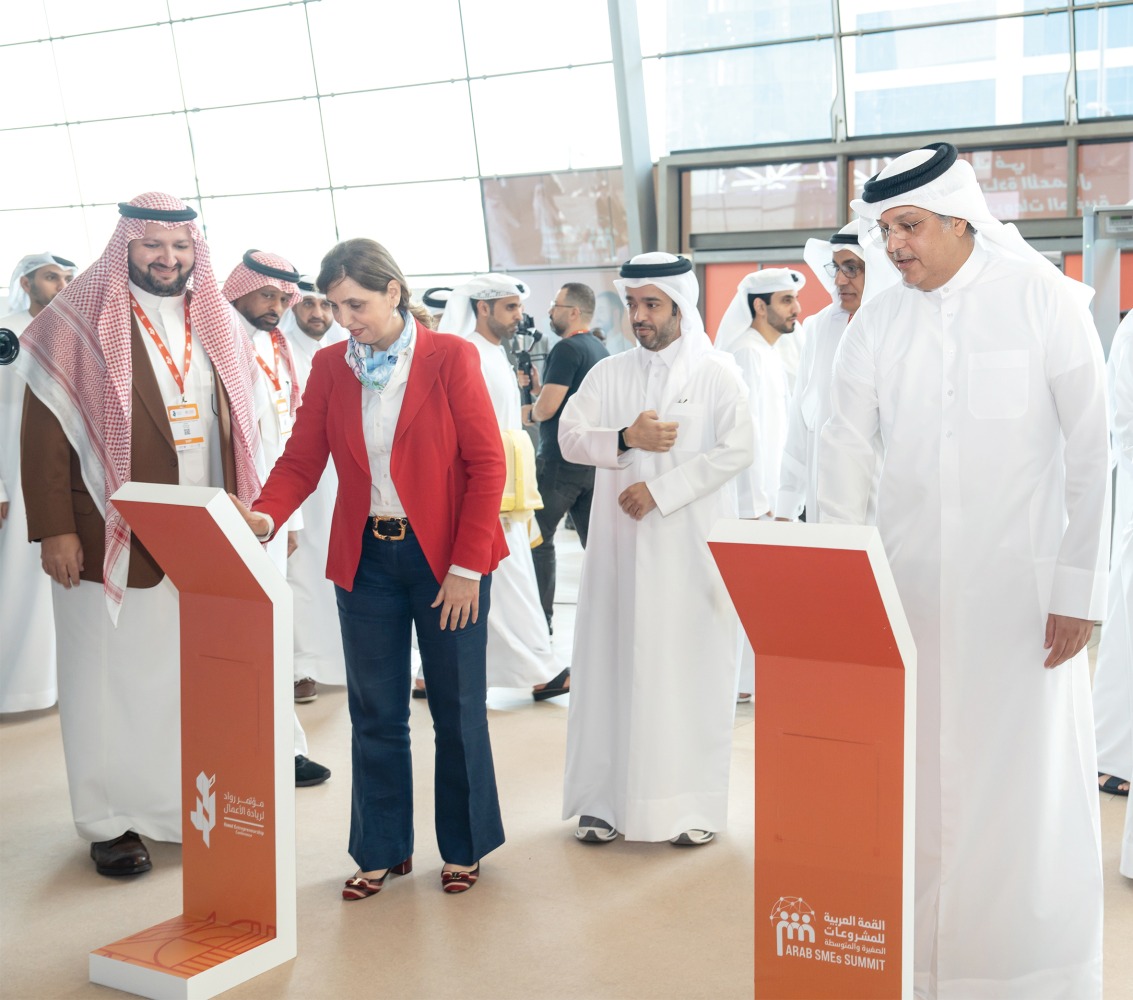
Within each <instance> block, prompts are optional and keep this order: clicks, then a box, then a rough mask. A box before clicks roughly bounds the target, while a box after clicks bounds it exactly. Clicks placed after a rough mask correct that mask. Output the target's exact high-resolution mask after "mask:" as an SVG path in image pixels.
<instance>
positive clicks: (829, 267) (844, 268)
mask: <svg viewBox="0 0 1133 1000" xmlns="http://www.w3.org/2000/svg"><path fill="white" fill-rule="evenodd" d="M823 266H824V267H825V268H826V273H827V274H829V275H830V277H832V278H833V277H834V276H835V275H836V274H837V273H838V272H839V271H841V272H842V273H843V274H844V275H845V276H846V277H847V278H849V279H850V280H851V281H853V280H854V278H856V277H857V276H858V275H859V274H861V273H862V271H864V270H865V268H864V267H862V266H861V264H855V263H854V262H853V261H846V263H845V264H838V263H836V262H835V261H831V262H830V263H829V264H824V265H823Z"/></svg>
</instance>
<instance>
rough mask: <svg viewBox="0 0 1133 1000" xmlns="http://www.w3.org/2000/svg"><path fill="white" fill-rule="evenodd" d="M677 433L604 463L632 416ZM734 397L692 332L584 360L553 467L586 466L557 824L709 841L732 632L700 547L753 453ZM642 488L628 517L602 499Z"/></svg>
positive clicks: (725, 743) (633, 836)
mask: <svg viewBox="0 0 1133 1000" xmlns="http://www.w3.org/2000/svg"><path fill="white" fill-rule="evenodd" d="M648 409H654V410H656V411H657V413H658V415H659V417H660V419H661V420H663V421H676V422H677V423H678V424H679V427H678V430H677V441H676V444H675V445H674V446H673V448H672V449H671V450H670V451H668V452H651V451H642V450H640V449H637V448H631V449H629V450H628V451H626V452H625V453H624V454H622V455H619V454H618V431H619V430H620V429H621V428H623V427H628V426H629V425H630V424H632V423H633V422H634V420H636V419H637V416H638V414H640V413H641V412H643V411H644V410H648ZM753 438H754V430H753V426H752V420H751V415H750V413H749V412H748V405H747V389H746V388H745V386H744V383H743V379H742V377H741V376H740V372H739V369H738V368H737V366H736V364H735V361H734V360H733V359H732V358H731V357H730V356H729V355H727V354H726V353H725V352H723V351H716V350H714V349H713V348H712V347H711V345H710V343H709V341H708V338H707V336H704V335H703V334H693V335H689V334H684V335H682V336H681V337H679V338H678V339H677V340H676V341H674V343H673V344H671V345H670V346H669V347H668V348H666V349H665V351H663V352H659V353H654V352H650V351H646V350H644V349H643V348H640V347H639V348H635V349H634V350H631V351H625V352H623V353H622V354H616V355H614V356H612V357H609V358H605V359H603V360H602V361H600V362H598V364H597V365H595V366H594V367H593V368H592V369H591V370H590V372H589V374H587V376H586V378H585V379H584V380H583V383H582V385H581V386H580V387H579V390H578V391H577V392H576V393H575V394H574V395H573V396H571V398H570V400H569V401H568V402H567V404H566V407H565V408H564V409H563V413H562V416H561V418H560V420H559V445H560V446H561V448H562V452H563V458H564V459H566V460H567V461H568V462H575V463H577V464H580V465H593V466H596V467H597V471H596V473H595V477H594V500H593V505H592V507H591V512H590V538H589V542H588V544H587V548H586V558H585V559H584V560H583V563H582V581H581V585H580V587H579V601H578V615H577V618H576V622H575V633H574V657H573V662H572V665H571V700H570V714H569V717H568V724H567V755H566V780H565V786H564V792H563V818H564V819H567V818H570V817H571V816H576V815H589V816H597V817H599V818H600V819H603V820H605V821H606V822H608V823H610V824H611V825H612V826H613V827H614V828H615V829H617V830H619V831H621V832H622V833H623V834H624V835H625V836H626V838H627V839H629V840H646V841H660V840H666V839H669V838H670V837H674V836H676V835H677V834H679V833H681V832H682V831H684V830H690V829H703V830H716V831H719V830H723V829H724V827H725V825H726V823H727V807H728V769H729V765H730V761H731V748H732V722H733V718H734V715H735V689H736V667H737V663H736V648H737V646H736V644H737V641H738V636H739V621H738V619H737V617H736V613H735V610H734V609H733V607H732V603H731V601H730V600H729V598H728V593H727V590H726V589H725V587H724V584H723V581H722V580H721V578H720V574H719V572H718V571H717V569H716V564H715V562H714V560H713V559H712V555H711V553H710V552H709V549H708V534H709V531H710V530H711V528H712V526H713V524H714V523H715V522H716V521H717V519H719V518H721V517H735V516H736V499H735V486H734V483H733V480H734V478H735V476H736V474H737V473H739V472H740V471H741V470H742V469H744V468H746V467H747V466H748V465H750V464H751V461H752V459H753V457H754V442H753ZM641 482H644V483H645V484H646V486H647V487H648V489H649V492H650V493H651V494H652V496H653V499H654V501H655V502H656V504H657V506H656V508H655V509H654V510H651V511H650V512H649V513H647V514H646V515H645V516H644V517H643V518H642V519H641V520H640V521H636V520H634V519H633V518H631V517H630V516H629V515H628V514H626V513H624V512H623V511H622V510H621V508H620V507H619V506H618V496H619V495H620V494H621V493H622V491H623V490H625V489H626V488H627V487H629V486H631V485H633V484H635V483H641Z"/></svg>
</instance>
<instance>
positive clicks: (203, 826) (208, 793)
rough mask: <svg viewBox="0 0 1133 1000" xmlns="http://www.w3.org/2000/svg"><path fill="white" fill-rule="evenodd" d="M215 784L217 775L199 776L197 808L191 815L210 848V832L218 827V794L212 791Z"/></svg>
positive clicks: (190, 817)
mask: <svg viewBox="0 0 1133 1000" xmlns="http://www.w3.org/2000/svg"><path fill="white" fill-rule="evenodd" d="M215 784H216V775H215V774H214V775H213V776H212V777H209V776H208V775H207V774H205V772H204V771H201V772H200V774H198V775H197V806H196V808H195V809H194V810H193V811H192V812H191V813H189V819H191V820H192V821H193V826H195V827H196V828H197V829H198V830H200V831H201V837H202V838H203V839H204V842H205V847H208V846H209V831H210V830H211V829H212V828H213V827H214V826H216V793H215V792H214V791H213V790H212V786H213V785H215Z"/></svg>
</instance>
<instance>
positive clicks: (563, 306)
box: [551, 299, 574, 309]
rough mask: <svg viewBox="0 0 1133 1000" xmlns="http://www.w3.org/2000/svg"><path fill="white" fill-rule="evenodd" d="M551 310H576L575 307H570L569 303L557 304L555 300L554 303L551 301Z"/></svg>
mask: <svg viewBox="0 0 1133 1000" xmlns="http://www.w3.org/2000/svg"><path fill="white" fill-rule="evenodd" d="M551 308H552V309H573V308H574V306H572V305H570V304H569V303H567V302H555V301H554V300H553V299H552V301H551Z"/></svg>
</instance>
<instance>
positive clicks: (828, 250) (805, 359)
mask: <svg viewBox="0 0 1133 1000" xmlns="http://www.w3.org/2000/svg"><path fill="white" fill-rule="evenodd" d="M865 242H866V243H868V242H869V239H868V237H867V238H866V240H865ZM869 255H870V256H874V257H876V258H878V259H875V260H874V261H873V266H872V267H871V268H870V269H869V283H868V286H867V283H866V257H867V249H866V248H864V247H863V246H862V245H861V244H860V243H859V236H858V220H857V219H855V220H854V221H853V222H851V223H850V224H849V225H847V226H843V227H842V228H841V229H839V230H838V232H836V233H834V234H833V235H832V236H831V237H830V239H828V240H820V239H810V240H807V241H806V247H805V248H804V250H803V260H805V261H806V263H807V266H809V267H810V269H811V270H812V271H813V272H814V273H815V275H817V277H818V279H819V280H820V281H821V282H822V284H823V285H824V287H825V288H826V290H827V291H828V292H829V293H830V296H831V298H832V299H833V301H832V302H831V303H830V305H828V306H827V307H826V308H825V309H822V310H821V311H820V312H817V313H815V314H814V315H813V316H810V317H808V318H807V320H806V322H805V323H804V324H803V327H804V330H805V331H806V336H805V338H804V346H803V354H802V360H801V362H800V363H799V372H798V377H797V378H796V380H795V389H794V392H793V393H792V394H791V406H790V417H789V421H788V427H787V440H786V443H785V445H784V447H783V464H782V466H781V468H780V470H779V494H778V497H777V498H769V499H772V500H773V501H774V507H775V515H776V517H777V518H779V519H780V520H788V521H789V520H796V519H797V518H799V517H800V516H804V514H803V512H804V511H805V517H806V519H807V521H810V522H816V521H817V520H818V493H817V487H818V477H819V468H818V432H819V430H821V428H822V425H823V424H824V423H826V421H827V419H828V418H829V416H830V379H831V375H832V368H833V364H834V352H835V351H836V350H837V348H838V343H839V341H841V339H842V335H843V334H844V333H845V332H846V328H847V326H848V324H849V322H850V320H851V319H853V317H854V314H855V313H856V312H857V311H858V308H859V307H860V306H861V304H862V302H863V301H865V299H866V298H867V297H868V296H870V295H875V294H877V292H879V291H881V289H883V288H887V287H889V286H890V285H892V284H894V283H895V282H896V281H898V280H900V279H899V277H898V274H897V271H896V270H895V269H894V268H893V267H892V266H891V265H890V264H889V263H888V262H887V261H886V260H885V259H884V257H883V255H882V251H881V250H880V249H879V250H878V251H877V253H876V254H869ZM867 289H868V293H867ZM870 519H871V520H872V510H871V518H870Z"/></svg>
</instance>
